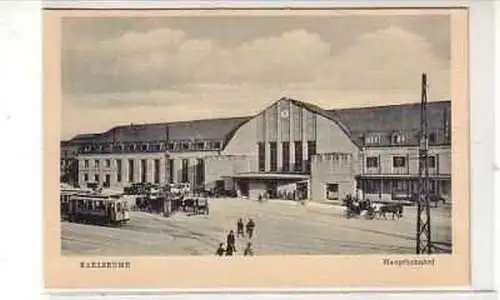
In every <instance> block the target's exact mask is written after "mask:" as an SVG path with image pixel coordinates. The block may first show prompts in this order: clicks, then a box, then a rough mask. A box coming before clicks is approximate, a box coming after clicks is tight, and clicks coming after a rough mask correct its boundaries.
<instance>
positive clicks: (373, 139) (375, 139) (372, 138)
mask: <svg viewBox="0 0 500 300" xmlns="http://www.w3.org/2000/svg"><path fill="white" fill-rule="evenodd" d="M378 143H380V135H369V136H366V137H365V144H367V145H370V144H378Z"/></svg>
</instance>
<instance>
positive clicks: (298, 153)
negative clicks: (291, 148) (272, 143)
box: [294, 141, 302, 172]
mask: <svg viewBox="0 0 500 300" xmlns="http://www.w3.org/2000/svg"><path fill="white" fill-rule="evenodd" d="M294 170H295V171H297V172H301V171H302V142H301V141H296V142H295V165H294Z"/></svg>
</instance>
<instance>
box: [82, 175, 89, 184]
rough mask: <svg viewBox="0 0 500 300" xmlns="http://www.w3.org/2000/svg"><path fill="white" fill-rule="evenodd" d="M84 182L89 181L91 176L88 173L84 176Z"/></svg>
mask: <svg viewBox="0 0 500 300" xmlns="http://www.w3.org/2000/svg"><path fill="white" fill-rule="evenodd" d="M83 181H85V182H87V181H89V174H87V173H85V174H83Z"/></svg>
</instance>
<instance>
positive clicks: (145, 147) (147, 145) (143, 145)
mask: <svg viewBox="0 0 500 300" xmlns="http://www.w3.org/2000/svg"><path fill="white" fill-rule="evenodd" d="M148 149H149V144H142V145H141V150H142V151H148Z"/></svg>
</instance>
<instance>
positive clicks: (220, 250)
mask: <svg viewBox="0 0 500 300" xmlns="http://www.w3.org/2000/svg"><path fill="white" fill-rule="evenodd" d="M225 252H226V249H224V243H220V244H219V248H217V250H216V251H215V254H216V255H217V256H223V255H224V253H225Z"/></svg>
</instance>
